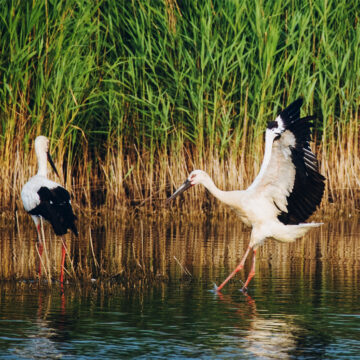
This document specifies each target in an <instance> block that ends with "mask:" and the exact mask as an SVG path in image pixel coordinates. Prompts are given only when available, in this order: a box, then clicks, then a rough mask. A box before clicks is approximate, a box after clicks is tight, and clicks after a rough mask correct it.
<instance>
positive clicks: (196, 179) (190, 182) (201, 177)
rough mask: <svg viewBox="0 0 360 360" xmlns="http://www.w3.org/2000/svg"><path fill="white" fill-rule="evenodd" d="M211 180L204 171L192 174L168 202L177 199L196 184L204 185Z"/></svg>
mask: <svg viewBox="0 0 360 360" xmlns="http://www.w3.org/2000/svg"><path fill="white" fill-rule="evenodd" d="M208 178H209V175H208V174H207V173H206V172H205V171H202V170H194V171H192V172H191V173H190V175H189V177H188V178H187V179H186V180H185V181H184V183H183V184H182V185H181V186H180V187H179V188H178V189H177V190H176V191H175V192H174V193H173V194H172V195H171V196H170V197H169V198H168V199H167V200H166V201H167V202H169V201H171V200H173V199H175V198H176V197H177V196H179V195H180V194H182V193H183V192H184V191H186V190H187V189H189V188H190V187H192V186H194V185H196V184H204V183H205V182H206V180H207V179H208Z"/></svg>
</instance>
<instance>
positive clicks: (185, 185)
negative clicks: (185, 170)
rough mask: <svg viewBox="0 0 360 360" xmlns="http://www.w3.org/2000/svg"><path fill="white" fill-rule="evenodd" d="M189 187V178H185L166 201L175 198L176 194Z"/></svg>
mask: <svg viewBox="0 0 360 360" xmlns="http://www.w3.org/2000/svg"><path fill="white" fill-rule="evenodd" d="M190 187H191V182H190V180H186V181H185V182H184V183H183V184H182V185H181V186H180V187H179V188H178V189H177V190H176V191H175V192H174V193H173V194H172V195H171V196H170V197H169V198H168V199H167V200H166V202H167V203H169V202H170V201H171V200H173V199H175V198H176V197H177V196H179V195H180V194H182V193H183V192H184V191H186V190H187V189H189V188H190Z"/></svg>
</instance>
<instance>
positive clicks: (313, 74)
mask: <svg viewBox="0 0 360 360" xmlns="http://www.w3.org/2000/svg"><path fill="white" fill-rule="evenodd" d="M359 10H360V5H359V4H358V1H355V0H351V1H344V0H342V1H335V0H328V1H327V0H312V1H310V2H309V1H294V0H285V1H278V0H276V1H270V2H266V1H257V2H254V1H250V0H240V1H233V0H229V1H220V0H219V1H217V0H213V1H211V0H200V1H189V0H185V1H176V0H163V1H160V0H156V1H150V0H147V1H145V0H144V1H136V0H132V1H125V0H119V1H106V0H104V1H100V0H98V1H90V0H64V1H55V0H45V1H35V0H33V1H21V0H13V1H11V0H8V1H5V0H4V1H1V2H0V31H1V37H0V46H1V48H0V162H1V172H0V177H1V180H2V184H3V189H2V191H3V196H2V199H1V207H2V209H14V208H15V206H16V205H17V202H18V201H19V193H20V189H21V186H22V185H23V183H24V182H25V181H26V180H27V179H28V178H29V177H30V176H31V175H33V174H34V173H35V167H36V161H35V157H34V153H33V151H32V144H33V140H34V139H35V137H36V136H37V135H39V134H43V135H47V136H49V137H50V138H51V143H52V153H53V157H54V158H55V159H56V160H57V161H56V162H57V166H58V167H59V168H60V170H61V172H62V175H63V177H64V182H65V183H66V186H67V188H69V189H71V190H72V192H73V195H74V197H75V200H76V202H77V203H78V204H79V206H80V207H81V208H85V207H92V208H94V207H95V206H97V205H99V204H104V203H105V204H106V207H108V208H114V206H115V204H116V206H117V207H122V208H124V206H128V205H129V204H130V203H131V204H140V205H141V204H147V205H149V204H154V203H156V200H160V199H164V198H165V197H166V196H167V195H168V194H169V193H170V192H171V190H172V189H173V186H177V185H179V183H180V182H182V181H183V180H184V179H185V177H186V176H187V174H188V172H189V171H191V170H193V168H195V167H200V168H202V169H204V170H206V171H208V172H209V173H210V174H211V175H212V176H213V177H214V180H215V182H216V183H217V184H218V185H219V186H220V187H223V188H228V189H236V188H242V187H245V186H246V185H248V184H249V183H250V182H251V180H252V179H253V177H254V175H255V174H256V172H257V171H258V169H259V165H260V162H261V159H262V150H263V137H262V136H263V131H264V128H265V124H266V123H267V122H268V121H269V120H271V119H273V118H274V116H275V115H276V113H277V112H278V111H279V110H280V108H281V107H283V106H285V105H287V104H289V103H290V102H291V101H293V100H294V99H296V98H297V97H298V96H300V95H301V96H303V97H304V98H305V104H304V106H303V110H302V111H303V112H302V114H304V115H305V114H310V113H316V114H319V115H320V116H319V120H318V121H317V122H316V123H315V128H316V131H315V140H316V142H315V143H314V144H313V145H314V148H316V150H317V152H318V153H319V158H320V160H321V168H322V172H323V173H324V174H325V175H326V177H327V178H328V190H327V192H328V193H327V194H326V195H327V196H330V197H331V198H332V199H334V200H336V201H337V202H339V201H340V200H341V202H343V201H346V200H350V201H353V199H354V198H355V197H356V193H354V189H356V188H359V174H360V161H359V158H360V157H359V154H360V146H359V120H358V119H359V110H358V109H359V101H360V86H359V79H360V52H359V48H360V27H359V20H360V18H359V16H360V11H359ZM103 191H105V194H106V197H105V198H102V197H101V196H99V194H101V193H102V192H103ZM187 196H188V195H187ZM203 201H210V200H207V199H206V198H205V197H204V199H203ZM353 203H354V202H353ZM18 206H21V205H18ZM197 206H202V205H201V204H200V203H199V204H196V203H194V207H195V208H196V207H197Z"/></svg>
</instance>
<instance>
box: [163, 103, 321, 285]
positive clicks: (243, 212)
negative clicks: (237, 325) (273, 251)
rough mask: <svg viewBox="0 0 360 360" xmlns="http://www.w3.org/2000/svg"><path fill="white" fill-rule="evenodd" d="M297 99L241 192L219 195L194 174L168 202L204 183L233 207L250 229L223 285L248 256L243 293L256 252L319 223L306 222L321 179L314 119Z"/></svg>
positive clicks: (272, 126) (272, 131) (273, 127)
mask: <svg viewBox="0 0 360 360" xmlns="http://www.w3.org/2000/svg"><path fill="white" fill-rule="evenodd" d="M302 103H303V100H302V99H301V98H299V99H297V100H296V101H294V102H293V103H292V104H290V105H289V106H288V107H287V108H285V109H284V110H282V111H281V112H280V113H279V115H278V116H277V117H276V119H275V120H274V121H271V122H270V123H269V124H268V126H267V129H266V132H265V153H264V159H263V162H262V165H261V168H260V172H259V174H258V175H257V177H256V178H255V180H254V181H253V183H252V184H251V185H250V186H249V187H248V188H247V189H246V190H243V191H240V190H236V191H222V190H220V189H218V188H217V187H216V185H215V184H214V182H213V180H212V179H211V178H210V176H209V175H208V174H207V173H206V172H204V171H202V170H194V171H192V172H191V173H190V175H189V177H188V178H187V180H186V181H185V182H184V183H183V184H182V185H181V186H180V187H179V188H178V189H177V190H176V191H175V192H174V194H173V195H172V196H171V197H169V198H168V200H167V201H170V200H173V199H175V198H176V197H177V196H179V195H180V194H181V193H183V192H184V191H185V190H187V189H189V188H190V187H191V186H194V185H196V184H202V185H203V186H205V188H206V189H207V190H209V191H210V193H211V194H213V195H214V196H215V197H216V198H217V199H219V200H220V201H222V202H224V203H225V204H226V205H228V206H230V207H231V208H233V209H234V210H235V211H236V212H237V213H238V215H239V216H240V219H241V220H242V221H243V222H244V223H245V224H246V225H248V226H251V227H252V232H251V238H250V244H249V246H248V248H247V250H246V252H245V254H244V256H243V258H242V259H241V261H240V263H239V265H238V266H237V267H236V268H235V270H234V271H233V272H232V273H231V274H230V275H229V276H228V277H227V278H226V279H225V280H224V281H223V283H222V284H221V285H220V286H219V287H215V288H216V290H217V291H220V290H221V289H222V288H223V287H224V285H225V284H226V283H227V282H228V281H229V280H230V279H231V278H232V277H233V276H234V275H235V274H236V273H237V272H238V271H239V270H240V269H242V268H243V267H244V263H245V260H246V258H247V256H248V254H249V253H250V252H251V251H252V254H253V256H252V265H251V270H250V273H249V275H248V278H247V280H246V282H245V284H244V286H243V288H242V290H243V291H245V290H246V289H247V287H248V285H249V282H250V281H251V279H252V278H253V277H254V275H255V258H256V250H257V249H258V247H259V246H260V245H262V244H263V243H264V241H265V240H266V239H267V238H273V239H275V240H278V241H280V242H292V241H295V240H296V239H297V238H299V237H301V236H303V235H304V234H305V233H306V232H307V231H308V230H310V229H312V228H314V227H317V226H320V225H321V224H322V223H314V222H312V223H304V221H305V220H306V219H308V218H309V217H310V215H311V214H313V212H314V211H315V210H316V208H317V206H318V205H319V204H320V202H321V199H322V196H323V193H324V188H325V178H324V176H322V175H321V174H320V173H319V167H318V162H317V159H316V156H315V155H314V154H313V152H312V151H311V149H310V145H309V141H310V140H311V127H312V122H311V121H312V120H313V119H314V118H315V117H314V116H307V117H303V118H301V117H300V107H301V105H302Z"/></svg>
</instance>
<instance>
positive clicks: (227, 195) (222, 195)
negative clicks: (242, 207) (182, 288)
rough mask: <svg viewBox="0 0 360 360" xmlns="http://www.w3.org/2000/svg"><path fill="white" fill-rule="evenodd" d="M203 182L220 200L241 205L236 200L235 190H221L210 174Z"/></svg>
mask: <svg viewBox="0 0 360 360" xmlns="http://www.w3.org/2000/svg"><path fill="white" fill-rule="evenodd" d="M202 184H203V185H204V186H205V187H206V189H208V190H209V191H210V193H211V194H212V195H214V196H215V197H216V198H217V199H218V200H220V201H222V202H223V203H224V204H226V205H229V206H233V207H239V204H238V202H237V201H236V198H235V197H234V191H224V190H220V189H219V188H218V187H217V186H216V185H215V184H214V182H213V180H212V179H211V178H210V176H209V175H207V176H206V178H205V180H204V181H203V182H202ZM237 193H238V194H239V193H240V192H239V191H237Z"/></svg>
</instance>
